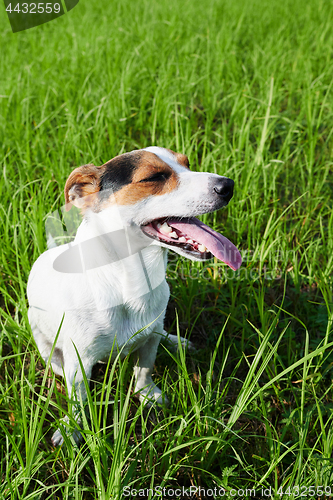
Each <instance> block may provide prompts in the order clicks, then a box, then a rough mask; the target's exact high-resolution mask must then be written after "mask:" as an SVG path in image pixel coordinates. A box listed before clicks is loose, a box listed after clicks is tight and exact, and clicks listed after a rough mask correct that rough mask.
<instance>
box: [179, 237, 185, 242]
mask: <svg viewBox="0 0 333 500" xmlns="http://www.w3.org/2000/svg"><path fill="white" fill-rule="evenodd" d="M178 241H179V242H180V243H186V238H185V237H184V236H181V237H180V238H179V240H178Z"/></svg>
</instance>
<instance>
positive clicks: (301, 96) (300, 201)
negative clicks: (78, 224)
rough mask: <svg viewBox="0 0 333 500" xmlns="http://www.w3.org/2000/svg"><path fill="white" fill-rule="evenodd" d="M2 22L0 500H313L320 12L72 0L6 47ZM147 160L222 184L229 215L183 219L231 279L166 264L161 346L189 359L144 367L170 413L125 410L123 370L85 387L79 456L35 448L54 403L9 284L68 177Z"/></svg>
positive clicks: (332, 124)
mask: <svg viewBox="0 0 333 500" xmlns="http://www.w3.org/2000/svg"><path fill="white" fill-rule="evenodd" d="M0 9H2V14H3V15H2V16H1V20H0V25H1V32H0V40H1V41H0V43H1V57H0V70H1V73H0V74H1V77H0V136H1V141H0V144H1V166H2V175H1V176H0V192H1V199H0V211H1V218H0V219H1V261H0V266H1V273H0V294H1V295H0V304H1V328H2V332H1V338H0V402H1V404H0V428H1V430H0V448H1V457H0V458H1V460H0V471H1V478H2V481H1V486H0V492H1V493H0V496H1V498H4V499H24V500H26V499H43V500H44V499H47V498H49V499H58V498H59V499H108V498H111V497H112V498H120V497H121V494H122V491H123V488H125V487H127V488H128V489H127V490H125V491H129V489H130V488H132V489H136V490H139V489H140V488H151V491H150V493H149V492H148V493H147V498H153V497H154V495H155V496H156V495H157V493H156V491H155V493H153V491H154V488H156V487H157V486H159V487H161V488H164V487H168V488H177V487H183V486H184V487H186V488H190V487H192V492H194V490H195V487H202V488H206V489H207V488H215V487H216V488H224V489H225V490H226V491H229V492H230V491H231V489H232V488H234V489H236V490H238V489H244V490H245V489H246V488H255V490H256V497H257V498H260V497H265V498H267V497H269V495H270V497H271V498H289V499H292V498H298V497H299V496H300V494H301V493H302V492H303V493H304V492H305V493H306V494H307V496H308V497H309V498H315V497H316V498H317V497H318V496H322V497H323V498H324V497H325V496H326V498H328V497H329V496H330V493H329V488H330V487H331V488H332V490H333V468H332V449H333V433H332V388H331V386H332V363H333V358H332V339H331V333H332V320H333V308H332V270H333V257H332V256H333V216H332V199H331V193H332V187H333V181H332V172H333V167H332V154H331V151H332V130H333V102H332V88H331V87H332V74H333V58H332V55H333V34H332V29H331V26H332V21H333V19H332V18H333V7H332V5H331V4H330V2H328V1H324V0H322V1H321V0H316V1H315V0H309V1H308V2H307V3H304V2H301V1H300V0H295V1H293V2H291V1H289V0H287V1H285V2H278V1H277V0H273V1H270V2H268V1H266V0H261V1H258V0H251V1H250V2H245V1H244V0H233V1H231V0H223V1H222V0H212V1H210V2H199V1H196V0H194V1H192V2H189V1H185V2H181V3H179V2H176V1H175V0H170V1H168V2H165V1H163V0H161V1H160V2H154V3H152V2H149V1H148V0H142V1H141V2H134V1H133V0H124V1H122V2H119V3H118V4H116V3H114V2H111V3H110V2H105V1H103V2H84V1H83V0H81V2H80V3H79V4H78V6H77V7H76V8H75V9H73V10H72V11H71V12H70V13H68V14H67V15H66V16H64V17H62V18H59V19H58V20H56V21H53V22H51V23H48V24H46V25H44V26H41V27H38V28H34V29H31V30H28V31H26V32H21V33H17V34H15V35H14V34H12V33H11V31H10V26H9V22H8V20H7V19H6V17H5V11H4V7H3V6H2V7H0ZM149 145H159V146H163V147H168V148H171V149H174V150H176V151H180V152H184V153H186V154H187V155H188V156H189V158H190V163H191V168H193V169H195V170H201V171H209V172H217V173H219V174H223V175H227V176H229V177H231V178H233V179H234V180H235V187H236V189H235V195H234V197H233V199H232V201H231V202H230V204H229V206H228V208H227V209H226V210H224V211H219V212H217V213H215V214H210V215H206V216H204V217H203V220H204V221H205V222H206V223H209V224H210V225H211V226H213V227H214V228H215V229H216V230H219V231H222V232H223V233H224V234H225V235H226V236H227V237H228V238H230V239H231V240H232V241H233V242H235V244H237V245H238V247H239V248H240V249H241V251H242V253H243V257H244V264H243V266H242V268H241V269H240V270H239V271H238V272H236V273H234V272H232V271H231V270H228V269H227V268H225V267H224V266H223V265H222V264H221V263H219V262H216V261H211V262H206V263H205V264H193V263H189V262H188V261H186V260H185V259H178V258H177V257H175V256H174V255H170V262H169V267H168V280H169V283H170V286H171V292H172V298H171V301H170V304H169V307H168V312H167V318H166V324H167V328H168V330H169V331H172V332H173V333H175V332H177V331H179V332H180V333H181V335H184V334H185V333H187V335H188V336H190V337H191V339H192V341H193V342H194V343H195V344H196V346H197V352H196V353H194V354H189V353H186V352H183V351H182V350H180V352H179V354H177V355H171V354H170V353H167V352H166V349H165V348H163V347H162V346H161V348H160V350H159V355H158V358H157V361H156V376H155V380H156V381H157V382H158V383H159V384H160V385H161V387H163V390H164V391H165V393H166V394H168V398H169V400H170V407H169V408H168V409H164V411H158V410H154V409H151V410H145V409H144V408H143V407H142V406H141V405H140V404H139V403H138V400H137V399H136V398H135V396H134V395H133V394H132V392H133V391H132V365H131V360H130V359H125V360H123V361H120V360H118V361H117V362H116V363H115V364H114V365H113V366H112V365H110V366H108V367H105V366H104V368H103V367H101V366H97V367H96V368H95V372H94V377H93V378H94V382H93V383H92V385H91V387H90V390H89V392H88V395H89V397H88V400H87V411H86V414H87V415H88V416H89V418H87V419H85V420H84V422H83V429H82V434H83V437H84V440H83V445H82V446H81V447H77V446H76V445H75V444H74V443H73V442H71V441H70V440H69V439H67V440H66V443H65V445H64V446H62V447H61V448H59V449H53V448H52V446H51V444H50V436H51V435H52V432H53V431H54V428H55V427H56V425H57V420H58V419H59V417H60V416H62V415H66V414H67V413H68V410H67V400H68V396H67V395H66V392H65V387H64V384H63V382H62V381H61V380H59V379H57V378H55V377H54V375H53V374H52V373H51V372H49V371H48V370H46V369H45V367H44V366H43V364H42V362H41V360H40V356H39V354H38V351H37V349H36V346H35V344H34V342H33V339H32V336H31V331H30V328H29V325H28V321H27V302H26V296H25V285H26V282H27V278H28V274H29V270H30V268H31V265H32V263H33V262H34V260H35V259H36V258H37V257H38V255H39V254H40V253H41V252H42V251H44V249H45V248H46V238H45V231H44V227H45V221H46V220H47V217H48V215H49V214H50V213H52V212H53V211H54V210H56V209H58V208H59V207H60V206H61V205H62V204H63V195H62V190H63V186H64V183H65V180H66V178H67V176H68V175H69V172H70V171H71V169H72V168H74V167H76V166H79V165H81V164H85V163H90V162H92V163H95V164H101V163H104V162H105V161H107V160H108V159H110V158H112V157H113V156H115V155H117V154H119V153H122V152H125V151H130V150H132V149H137V148H142V147H146V146H149ZM110 373H111V375H112V376H110ZM68 417H69V425H70V426H72V428H73V429H74V428H75V422H74V420H73V418H72V416H71V414H68ZM310 486H312V487H314V488H315V490H312V489H311V490H310V489H309V488H310ZM270 487H271V488H272V489H271V492H270V491H269V488H270ZM289 487H290V490H288V488H289ZM318 487H323V490H320V489H319V490H317V488H318ZM297 488H298V490H297ZM302 488H303V490H302ZM325 488H326V490H325ZM264 489H266V490H268V494H267V495H266V494H264V493H263V492H262V490H264ZM313 491H314V492H313ZM321 491H322V494H321ZM288 493H290V495H289V494H288ZM246 495H247V496H248V497H249V495H250V493H247V494H246V493H245V492H244V494H242V493H240V494H239V496H240V497H242V498H246V497H247V496H246ZM194 497H195V495H194ZM196 497H197V498H199V492H197V493H196ZM201 497H203V495H201Z"/></svg>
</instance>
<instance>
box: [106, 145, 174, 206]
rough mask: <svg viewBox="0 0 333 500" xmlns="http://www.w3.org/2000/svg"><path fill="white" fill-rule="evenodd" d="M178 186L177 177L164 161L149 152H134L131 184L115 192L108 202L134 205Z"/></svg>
mask: <svg viewBox="0 0 333 500" xmlns="http://www.w3.org/2000/svg"><path fill="white" fill-rule="evenodd" d="M177 186H178V175H177V174H176V172H175V171H174V170H173V168H171V167H170V165H168V164H167V163H166V162H165V161H163V160H161V158H159V157H158V156H157V155H155V154H154V153H150V152H149V151H138V152H136V162H135V168H134V169H133V171H132V178H131V182H130V183H128V184H126V185H124V186H123V187H122V188H121V189H119V190H118V191H117V192H115V193H114V194H113V195H112V196H111V197H110V199H109V202H111V203H112V202H115V203H117V204H118V205H134V204H135V203H137V202H139V201H140V200H143V199H145V198H148V196H160V195H163V194H166V193H170V192H171V191H173V190H174V189H176V188H177Z"/></svg>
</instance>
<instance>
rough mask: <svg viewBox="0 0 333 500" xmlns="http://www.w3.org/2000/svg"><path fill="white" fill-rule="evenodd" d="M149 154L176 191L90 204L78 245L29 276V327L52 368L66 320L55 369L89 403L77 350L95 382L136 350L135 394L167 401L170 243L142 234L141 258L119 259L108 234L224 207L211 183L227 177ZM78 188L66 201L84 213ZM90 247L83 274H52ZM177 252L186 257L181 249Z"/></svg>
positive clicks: (57, 438) (41, 261) (165, 153)
mask: <svg viewBox="0 0 333 500" xmlns="http://www.w3.org/2000/svg"><path fill="white" fill-rule="evenodd" d="M144 151H146V152H148V153H150V154H153V155H156V157H157V158H159V159H160V160H162V161H163V162H165V163H166V164H167V165H168V166H169V167H171V169H172V170H173V173H174V175H175V176H176V179H177V182H176V184H175V187H174V189H172V190H170V189H169V191H168V192H166V193H164V194H163V193H162V194H159V195H156V196H155V195H154V194H149V192H147V196H142V197H141V198H140V199H138V200H137V201H136V202H135V203H134V204H128V203H122V204H117V203H111V202H110V203H109V202H108V201H107V202H105V200H104V202H103V204H102V206H101V207H102V208H101V209H99V210H95V209H94V208H93V205H90V206H88V207H87V206H85V207H84V210H85V213H84V219H83V221H82V223H81V225H80V226H79V228H78V231H77V235H76V238H75V240H74V243H73V244H67V245H62V246H59V247H55V248H51V249H50V250H48V251H46V252H45V253H43V254H42V255H41V256H40V257H39V258H38V260H37V261H36V262H35V264H34V266H33V267H32V270H31V273H30V277H29V282H28V289H27V293H28V299H29V304H30V308H29V322H30V325H31V328H32V331H33V335H34V338H35V341H36V344H37V346H38V349H39V351H40V353H41V355H42V357H43V358H44V360H45V362H46V361H47V360H48V358H49V355H50V352H51V349H52V344H53V342H54V340H55V336H56V334H57V331H58V329H59V325H60V324H61V321H62V319H63V324H62V327H61V330H60V333H59V337H58V340H57V344H56V348H55V350H54V353H53V357H52V368H53V370H54V372H55V373H56V374H59V375H64V376H65V378H66V382H67V388H68V393H69V395H71V394H72V386H73V384H74V389H75V390H74V391H73V394H75V393H78V392H80V396H81V398H82V399H83V400H84V399H85V397H86V394H85V388H84V384H83V383H82V380H83V376H82V372H81V369H80V365H79V361H78V357H77V354H76V350H75V349H77V351H78V352H79V355H80V358H81V360H82V363H83V366H84V370H85V373H86V375H87V378H88V379H89V377H90V376H91V370H92V367H93V365H94V364H95V363H96V362H98V361H100V360H106V359H108V357H109V354H110V352H111V351H112V348H113V346H114V345H116V349H114V351H113V352H114V356H115V355H116V354H117V352H119V350H120V351H121V355H122V356H126V355H127V354H129V353H131V352H135V354H136V356H137V365H136V366H135V368H134V370H135V380H136V382H135V391H136V392H138V393H139V394H140V399H141V400H146V401H150V402H151V401H156V402H157V403H159V404H161V403H162V402H163V398H162V394H161V390H160V389H159V388H158V387H157V386H156V385H155V384H154V382H153V380H152V369H153V365H154V361H155V357H156V352H157V348H158V345H159V342H160V340H161V338H162V337H163V336H167V333H166V332H165V331H164V329H163V322H164V316H165V310H166V306H167V303H168V300H169V287H168V285H167V282H166V280H165V270H166V264H167V248H168V245H165V244H164V243H162V242H159V241H157V240H149V243H148V244H147V243H145V241H146V238H147V236H145V235H144V234H143V233H142V232H141V233H140V234H141V236H142V244H143V248H142V251H141V255H139V253H134V254H132V255H129V256H126V257H124V258H123V259H120V260H117V255H115V254H116V253H117V252H114V251H113V247H112V242H111V243H110V245H109V244H108V234H110V233H111V232H113V231H115V230H117V229H124V228H125V230H126V228H127V229H129V228H133V227H134V228H135V227H140V226H142V225H144V224H146V223H148V222H149V221H151V220H152V219H158V218H163V217H167V216H177V217H192V216H195V215H199V214H203V213H207V212H211V211H213V210H215V209H216V208H220V207H221V206H223V204H222V203H221V202H217V200H216V198H217V196H216V193H212V190H211V185H212V182H214V179H221V177H220V176H218V175H216V174H209V173H199V172H192V171H190V170H189V169H188V168H187V167H186V165H184V164H181V163H179V161H178V160H177V155H176V154H175V153H172V152H170V151H169V150H165V149H163V148H157V147H151V148H147V149H146V150H144ZM144 154H146V153H143V155H144ZM143 158H144V156H143ZM149 158H151V156H149ZM149 161H150V160H149ZM148 163H149V162H148ZM138 168H141V167H138ZM76 189H77V186H76V185H74V187H73V186H72V187H71V188H70V189H69V194H68V196H69V199H70V200H71V203H72V204H76V205H77V206H79V207H82V199H80V197H79V196H77V195H76V194H75V193H76V191H75V190H76ZM111 198H112V197H111ZM224 204H226V203H224ZM140 234H139V236H138V238H139V240H140V238H141V236H140ZM87 241H90V242H91V241H92V242H93V248H94V251H93V252H92V253H93V255H90V264H89V269H84V265H85V264H84V258H83V259H82V266H83V272H78V273H73V274H72V273H70V272H69V273H68V272H59V271H58V270H56V269H55V268H54V263H55V261H56V260H57V258H58V257H59V256H60V255H61V254H64V253H65V252H66V251H68V252H69V253H68V255H69V259H70V258H71V256H70V251H71V249H73V245H74V246H75V245H77V246H78V247H79V248H80V245H82V244H83V243H84V242H87ZM174 250H175V251H177V252H178V253H180V254H182V250H181V249H174ZM113 253H114V254H113ZM187 256H188V255H187ZM105 259H108V262H109V264H106V265H102V266H101V265H100V262H106V261H105ZM91 262H93V264H94V263H95V264H96V265H92V264H91ZM136 332H139V333H136ZM170 339H171V342H172V343H174V344H175V345H177V343H178V339H177V337H175V336H170ZM62 441H63V437H62V435H61V432H60V431H59V430H58V431H57V432H56V433H55V434H54V436H53V443H54V444H55V445H57V444H61V443H62Z"/></svg>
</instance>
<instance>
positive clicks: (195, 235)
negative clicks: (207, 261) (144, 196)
mask: <svg viewBox="0 0 333 500" xmlns="http://www.w3.org/2000/svg"><path fill="white" fill-rule="evenodd" d="M188 221H189V222H185V221H181V220H177V219H169V220H168V224H169V226H171V227H174V228H175V229H178V231H181V232H182V233H184V234H185V235H186V236H187V238H191V239H192V240H195V241H197V242H199V243H202V244H203V245H205V247H206V248H207V249H208V250H209V251H210V252H211V253H212V254H213V255H215V257H217V258H218V259H219V260H222V261H223V262H225V263H226V264H228V266H229V267H231V269H233V270H234V271H236V270H237V269H238V268H239V267H240V265H241V263H242V257H241V254H240V253H239V251H238V249H237V248H236V247H235V245H234V244H233V243H231V241H229V240H228V239H227V238H226V237H225V236H223V235H222V234H219V233H217V232H216V231H213V229H211V228H210V227H209V226H206V224H204V223H203V222H201V221H200V220H199V219H196V218H195V217H191V219H188Z"/></svg>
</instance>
